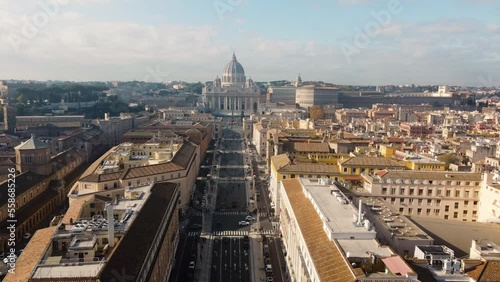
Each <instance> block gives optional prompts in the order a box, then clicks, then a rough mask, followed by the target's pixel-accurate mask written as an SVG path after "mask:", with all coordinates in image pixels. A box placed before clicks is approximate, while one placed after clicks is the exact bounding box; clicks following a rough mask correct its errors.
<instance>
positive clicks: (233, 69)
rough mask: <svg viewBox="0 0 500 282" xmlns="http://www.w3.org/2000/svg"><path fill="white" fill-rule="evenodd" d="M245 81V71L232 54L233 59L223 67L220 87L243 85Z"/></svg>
mask: <svg viewBox="0 0 500 282" xmlns="http://www.w3.org/2000/svg"><path fill="white" fill-rule="evenodd" d="M245 81H246V77H245V70H244V69H243V66H242V65H241V64H240V63H239V62H238V60H236V55H235V54H234V53H233V59H232V60H231V61H230V62H229V63H228V64H227V65H226V66H225V67H224V71H223V72H222V86H229V85H243V84H244V83H245Z"/></svg>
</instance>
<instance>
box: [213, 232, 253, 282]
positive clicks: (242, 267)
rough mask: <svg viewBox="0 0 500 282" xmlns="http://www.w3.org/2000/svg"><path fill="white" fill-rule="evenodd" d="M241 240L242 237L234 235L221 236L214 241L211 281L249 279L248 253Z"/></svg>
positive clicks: (241, 281)
mask: <svg viewBox="0 0 500 282" xmlns="http://www.w3.org/2000/svg"><path fill="white" fill-rule="evenodd" d="M243 241H244V239H243V238H236V237H222V238H218V239H216V240H215V241H214V245H213V249H212V272H211V276H210V281H211V282H222V281H224V282H226V281H231V282H233V281H234V282H249V281H250V261H249V257H250V254H249V252H248V249H246V248H245V244H244V242H243Z"/></svg>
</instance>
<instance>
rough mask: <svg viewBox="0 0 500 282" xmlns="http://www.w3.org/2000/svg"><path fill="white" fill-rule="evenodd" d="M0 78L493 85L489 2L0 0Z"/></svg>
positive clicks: (498, 58)
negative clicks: (229, 72)
mask: <svg viewBox="0 0 500 282" xmlns="http://www.w3.org/2000/svg"><path fill="white" fill-rule="evenodd" d="M0 4H1V5H2V7H3V9H2V10H1V11H0V31H1V32H2V39H3V42H4V44H2V45H0V58H1V62H2V65H3V66H4V67H3V68H2V69H1V70H0V77H5V79H16V80H60V81H75V82H84V81H132V80H134V79H136V80H138V81H149V82H160V81H172V80H180V81H192V82H198V81H201V82H205V81H210V80H213V79H214V78H215V77H216V76H217V75H218V76H220V75H221V73H222V70H223V68H224V66H225V65H226V64H227V63H228V62H229V61H230V59H231V55H232V52H233V51H234V52H235V53H236V56H237V57H238V61H239V62H240V63H241V64H242V65H243V67H244V68H245V72H246V76H247V78H249V77H252V79H253V80H254V81H274V80H282V79H283V78H284V77H286V80H291V81H292V80H294V79H295V77H296V76H297V74H299V73H300V74H301V76H302V79H303V80H304V81H324V82H329V83H334V84H338V85H359V86H361V85H406V84H416V85H463V86H500V68H499V67H498V63H499V62H500V54H499V50H500V48H499V47H500V24H499V23H498V17H497V15H498V12H499V11H500V3H499V1H495V0H455V1H453V0H443V1H439V2H437V3H436V2H435V1H430V0H422V1H411V0H387V1H385V0H336V1H323V0H321V1H315V3H305V2H302V1H277V2H276V1H275V2H271V3H262V2H260V1H250V0H234V1H233V0H215V1H208V2H206V1H196V0H185V1H180V0H168V1H159V0H150V1H148V2H141V1H139V0H86V1H84V0H58V1H55V0H38V1H29V0H19V1H15V2H14V1H8V0H0Z"/></svg>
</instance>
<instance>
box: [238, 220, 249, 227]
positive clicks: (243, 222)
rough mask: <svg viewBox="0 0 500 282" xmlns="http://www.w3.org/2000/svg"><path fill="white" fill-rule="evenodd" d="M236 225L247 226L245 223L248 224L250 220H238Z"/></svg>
mask: <svg viewBox="0 0 500 282" xmlns="http://www.w3.org/2000/svg"><path fill="white" fill-rule="evenodd" d="M238 225H240V226H247V225H250V222H248V221H245V220H243V221H240V222H238Z"/></svg>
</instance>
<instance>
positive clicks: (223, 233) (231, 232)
mask: <svg viewBox="0 0 500 282" xmlns="http://www.w3.org/2000/svg"><path fill="white" fill-rule="evenodd" d="M213 235H215V236H248V231H243V230H236V231H234V230H226V231H214V232H213Z"/></svg>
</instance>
